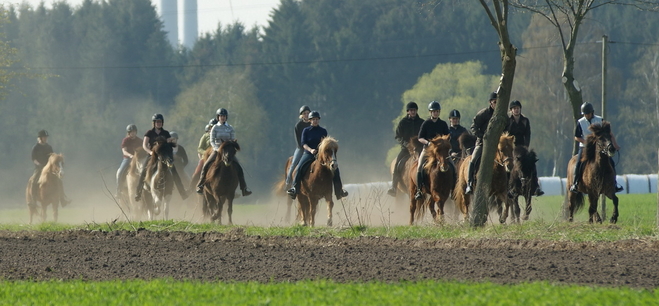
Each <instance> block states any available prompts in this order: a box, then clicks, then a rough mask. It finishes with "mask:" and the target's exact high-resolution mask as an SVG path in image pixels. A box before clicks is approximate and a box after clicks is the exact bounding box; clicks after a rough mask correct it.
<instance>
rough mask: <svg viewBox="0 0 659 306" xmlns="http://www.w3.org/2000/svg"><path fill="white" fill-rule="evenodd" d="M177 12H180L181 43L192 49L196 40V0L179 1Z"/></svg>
mask: <svg viewBox="0 0 659 306" xmlns="http://www.w3.org/2000/svg"><path fill="white" fill-rule="evenodd" d="M179 12H180V13H181V26H180V27H179V28H180V29H181V31H180V35H179V36H180V37H181V44H182V45H183V46H184V47H186V48H188V49H192V46H194V43H195V42H196V41H197V35H198V33H197V32H198V29H197V0H181V1H179Z"/></svg>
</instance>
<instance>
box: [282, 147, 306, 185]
mask: <svg viewBox="0 0 659 306" xmlns="http://www.w3.org/2000/svg"><path fill="white" fill-rule="evenodd" d="M303 153H304V150H303V149H300V148H296V149H295V153H293V159H292V160H291V165H290V166H289V167H288V170H287V171H286V186H284V188H286V189H288V188H289V187H290V186H291V179H293V170H295V167H296V166H297V164H298V163H299V162H300V159H301V158H302V154H303Z"/></svg>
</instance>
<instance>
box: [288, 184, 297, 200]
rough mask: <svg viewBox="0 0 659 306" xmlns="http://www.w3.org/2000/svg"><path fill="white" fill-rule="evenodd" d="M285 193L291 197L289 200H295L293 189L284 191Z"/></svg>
mask: <svg viewBox="0 0 659 306" xmlns="http://www.w3.org/2000/svg"><path fill="white" fill-rule="evenodd" d="M286 193H288V195H289V196H290V197H291V199H293V200H295V197H297V190H295V187H293V188H291V189H289V190H286Z"/></svg>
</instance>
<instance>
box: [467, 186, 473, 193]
mask: <svg viewBox="0 0 659 306" xmlns="http://www.w3.org/2000/svg"><path fill="white" fill-rule="evenodd" d="M472 193H474V191H473V190H472V188H471V185H467V188H466V189H465V194H472Z"/></svg>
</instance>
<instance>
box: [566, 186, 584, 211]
mask: <svg viewBox="0 0 659 306" xmlns="http://www.w3.org/2000/svg"><path fill="white" fill-rule="evenodd" d="M567 192H569V193H570V205H573V206H574V213H575V214H576V213H578V212H579V211H580V210H581V209H582V208H583V206H584V196H583V193H581V192H577V193H573V192H570V190H569V189H568V191H567Z"/></svg>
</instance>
